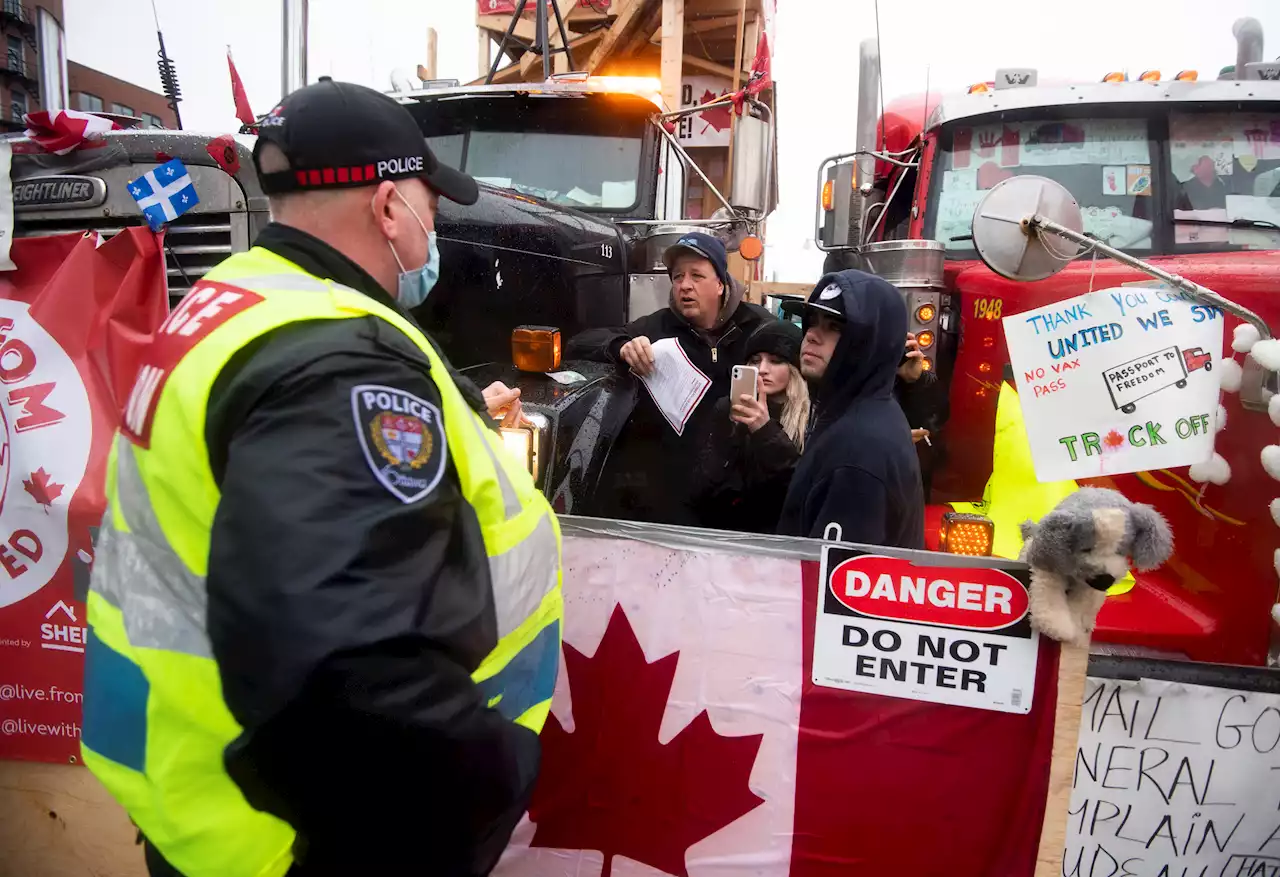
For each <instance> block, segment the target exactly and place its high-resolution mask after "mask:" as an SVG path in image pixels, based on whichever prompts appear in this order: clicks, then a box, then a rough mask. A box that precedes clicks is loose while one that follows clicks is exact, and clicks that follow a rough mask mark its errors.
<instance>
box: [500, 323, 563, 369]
mask: <svg viewBox="0 0 1280 877" xmlns="http://www.w3.org/2000/svg"><path fill="white" fill-rule="evenodd" d="M511 361H512V363H514V364H515V367H516V368H518V369H520V371H524V372H549V371H555V370H556V369H557V368H559V367H560V330H559V329H557V328H556V327H555V326H516V327H515V329H513V330H512V332H511Z"/></svg>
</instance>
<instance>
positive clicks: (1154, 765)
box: [1062, 678, 1280, 877]
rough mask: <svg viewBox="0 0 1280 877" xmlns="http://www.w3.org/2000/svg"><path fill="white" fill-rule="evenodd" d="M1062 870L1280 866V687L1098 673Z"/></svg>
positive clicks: (1250, 872) (1234, 875)
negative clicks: (1269, 689)
mask: <svg viewBox="0 0 1280 877" xmlns="http://www.w3.org/2000/svg"><path fill="white" fill-rule="evenodd" d="M1062 873H1063V874H1065V875H1070V877H1119V875H1121V874H1128V875H1132V877H1275V875H1277V874H1280V696H1276V695H1273V694H1259V693H1256V692H1246V691H1231V690H1226V689H1221V688H1211V687H1208V686H1201V685H1187V684H1184V683H1177V682H1164V681H1156V680H1152V679H1143V680H1139V681H1136V682H1133V681H1119V680H1112V679H1095V678H1090V679H1089V680H1088V683H1087V686H1086V688H1085V701H1084V712H1083V715H1082V718H1081V723H1080V746H1079V750H1078V751H1077V754H1076V765H1075V778H1074V782H1073V786H1072V793H1071V808H1070V819H1069V823H1068V826H1067V843H1066V849H1065V850H1064V852H1063V865H1062Z"/></svg>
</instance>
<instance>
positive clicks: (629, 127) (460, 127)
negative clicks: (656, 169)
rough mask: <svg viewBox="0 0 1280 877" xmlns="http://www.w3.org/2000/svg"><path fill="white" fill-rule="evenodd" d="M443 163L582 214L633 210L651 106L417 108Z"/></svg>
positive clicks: (522, 101) (560, 103)
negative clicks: (580, 211) (596, 211)
mask: <svg viewBox="0 0 1280 877" xmlns="http://www.w3.org/2000/svg"><path fill="white" fill-rule="evenodd" d="M409 110H410V112H412V113H414V115H416V116H417V117H418V119H419V123H420V124H421V125H422V128H423V133H424V134H425V135H426V138H427V142H428V143H429V144H431V148H432V150H433V151H434V152H435V153H436V155H437V156H439V158H440V160H441V161H444V162H446V163H447V164H451V165H453V166H454V167H457V168H460V169H462V170H465V171H466V172H467V173H469V174H471V175H472V176H473V177H475V178H476V179H477V180H480V181H481V182H485V183H490V184H492V185H495V186H499V187H502V188H506V189H512V190H514V191H516V192H519V193H521V194H523V195H528V196H530V197H533V198H540V199H542V200H544V201H549V202H551V203H553V204H561V205H564V206H567V207H573V208H576V209H579V210H588V211H591V210H598V211H607V212H611V213H631V212H634V211H635V210H637V209H639V208H640V206H641V205H640V202H641V201H642V200H643V199H642V194H643V193H644V192H645V191H646V185H645V183H644V181H643V177H642V167H643V162H642V158H643V155H642V154H643V152H644V142H645V134H646V130H647V127H648V117H649V116H650V115H651V114H652V113H653V111H654V108H653V106H652V105H651V104H648V103H647V102H645V101H642V100H640V99H639V98H630V97H629V96H613V95H609V96H605V95H587V96H583V95H574V96H556V95H531V94H526V93H519V92H513V93H502V92H499V93H479V94H462V95H456V94H455V95H446V96H442V97H440V98H437V99H433V100H429V101H423V102H422V103H420V104H417V105H416V106H415V105H410V107H409Z"/></svg>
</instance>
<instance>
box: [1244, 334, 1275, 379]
mask: <svg viewBox="0 0 1280 877" xmlns="http://www.w3.org/2000/svg"><path fill="white" fill-rule="evenodd" d="M1249 353H1250V354H1251V355H1252V356H1253V358H1254V359H1256V360H1257V361H1258V364H1259V365H1261V366H1262V367H1263V368H1265V369H1266V370H1267V371H1273V372H1280V340H1277V339H1275V338H1268V339H1267V340H1266V341H1259V342H1258V343H1257V344H1255V345H1253V347H1252V349H1250V351H1249Z"/></svg>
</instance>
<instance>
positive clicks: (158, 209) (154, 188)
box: [129, 158, 200, 231]
mask: <svg viewBox="0 0 1280 877" xmlns="http://www.w3.org/2000/svg"><path fill="white" fill-rule="evenodd" d="M129 194H130V195H132V196H133V200H135V201H137V202H138V206H139V207H140V208H142V214H143V215H144V216H146V217H147V225H149V226H151V230H152V231H159V230H160V229H161V228H162V227H163V226H164V224H165V223H166V222H171V221H173V220H175V219H177V218H178V217H179V216H181V215H182V214H184V213H186V212H187V211H188V210H190V209H191V208H192V207H195V206H196V205H197V204H199V203H200V198H199V196H197V195H196V187H195V184H194V183H192V182H191V174H189V173H187V166H186V165H185V164H183V163H182V161H181V160H180V159H176V158H175V159H172V160H170V161H166V162H165V163H164V164H162V165H160V167H158V168H156V169H155V170H151V171H147V172H146V173H145V174H143V175H142V176H140V177H138V178H137V179H136V180H132V181H131V182H130V183H129Z"/></svg>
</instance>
